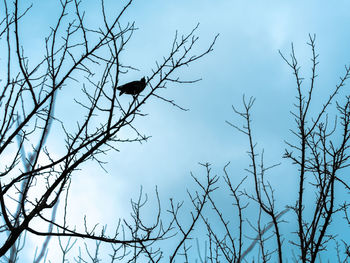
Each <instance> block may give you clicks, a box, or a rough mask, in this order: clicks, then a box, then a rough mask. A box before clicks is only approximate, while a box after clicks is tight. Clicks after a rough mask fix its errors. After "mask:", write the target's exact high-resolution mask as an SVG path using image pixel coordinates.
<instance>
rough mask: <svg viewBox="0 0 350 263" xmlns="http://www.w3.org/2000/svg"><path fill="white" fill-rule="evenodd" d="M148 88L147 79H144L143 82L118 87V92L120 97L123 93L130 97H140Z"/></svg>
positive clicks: (132, 82)
mask: <svg viewBox="0 0 350 263" xmlns="http://www.w3.org/2000/svg"><path fill="white" fill-rule="evenodd" d="M145 87H146V79H145V77H143V78H142V79H141V80H136V81H131V82H128V83H126V84H124V85H121V86H119V87H117V90H120V93H119V96H121V95H122V94H123V93H125V94H129V95H133V96H135V95H138V94H139V93H140V92H141V91H143V90H144V89H145Z"/></svg>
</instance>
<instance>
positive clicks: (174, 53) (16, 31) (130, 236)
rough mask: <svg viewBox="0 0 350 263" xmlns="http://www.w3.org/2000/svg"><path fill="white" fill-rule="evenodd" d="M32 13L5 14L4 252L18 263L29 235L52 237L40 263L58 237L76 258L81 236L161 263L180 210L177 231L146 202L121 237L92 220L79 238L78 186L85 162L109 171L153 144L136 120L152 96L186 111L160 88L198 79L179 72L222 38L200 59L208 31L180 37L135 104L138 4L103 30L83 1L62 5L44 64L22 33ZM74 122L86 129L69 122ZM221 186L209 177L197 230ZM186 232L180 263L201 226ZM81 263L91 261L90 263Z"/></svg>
mask: <svg viewBox="0 0 350 263" xmlns="http://www.w3.org/2000/svg"><path fill="white" fill-rule="evenodd" d="M24 5H25V4H24V3H21V2H20V1H18V0H15V1H14V2H13V3H12V2H10V1H7V0H4V1H3V3H2V6H1V12H2V14H1V15H2V18H1V21H0V22H1V24H0V26H1V28H0V29H1V31H0V37H1V39H0V41H1V43H2V47H6V50H5V49H4V50H5V52H6V56H4V57H2V58H1V63H2V65H1V68H2V69H6V72H5V71H4V70H3V73H2V76H1V77H2V82H1V89H0V90H1V95H0V108H1V117H0V156H1V159H2V164H1V172H0V185H1V187H0V191H1V192H0V206H1V219H2V220H3V223H1V226H0V235H1V238H0V239H1V240H4V242H3V243H1V244H0V257H5V258H6V260H7V261H8V262H16V260H17V254H18V252H19V251H20V250H21V247H22V246H23V245H24V244H23V242H22V240H24V239H25V236H24V234H25V233H26V232H29V233H32V234H35V235H38V236H46V237H47V239H46V242H45V243H44V244H43V247H42V248H41V249H40V251H38V252H37V256H36V260H35V262H40V260H41V259H43V258H44V257H45V253H46V249H47V244H48V242H49V238H50V237H58V238H59V240H60V245H61V248H62V251H65V252H66V253H68V251H69V250H70V248H71V247H72V245H74V241H73V240H71V239H70V238H72V237H74V238H83V239H85V240H95V241H96V242H97V243H96V253H97V252H98V247H99V244H100V242H104V243H110V244H112V247H113V251H114V254H113V255H114V256H113V257H112V262H114V261H116V260H118V259H121V258H123V257H125V256H126V255H130V254H128V253H129V250H130V249H132V251H133V254H132V256H131V259H129V260H131V261H132V260H134V261H135V262H136V258H138V257H139V256H140V255H141V254H142V255H146V257H148V258H149V260H150V261H152V262H155V261H158V260H159V259H160V258H162V257H163V255H162V253H160V252H159V251H154V250H151V247H152V245H153V244H154V243H155V241H157V240H162V239H164V238H166V237H168V236H167V235H168V233H169V232H170V230H172V229H173V226H174V223H176V224H178V223H177V222H178V219H177V216H176V209H178V208H177V206H176V205H175V204H174V203H172V209H173V210H171V215H172V218H173V220H170V222H169V223H168V224H167V225H163V223H162V221H161V218H160V213H161V209H160V207H159V209H158V214H157V215H156V216H155V221H154V224H151V225H145V224H144V223H143V221H142V220H141V217H140V211H141V208H142V207H143V205H144V200H143V199H142V195H140V198H139V200H138V201H136V202H132V209H133V222H130V223H129V222H126V221H124V222H121V223H120V225H119V227H118V228H117V229H115V231H114V233H115V234H114V235H107V234H106V231H105V228H102V229H100V230H99V234H98V232H97V229H95V228H92V229H89V228H88V227H87V224H86V222H85V223H84V224H83V226H84V227H83V230H79V229H76V228H74V227H73V228H72V227H70V226H69V225H68V224H67V218H66V207H67V203H68V202H69V198H68V190H69V185H70V181H71V179H72V177H74V174H75V172H76V171H77V170H78V169H80V168H81V166H82V164H83V163H85V162H88V161H92V162H96V163H98V164H99V165H100V166H101V167H102V168H103V165H104V161H103V155H105V154H107V153H108V152H109V151H110V150H118V146H119V145H120V144H121V143H126V142H142V141H145V140H147V138H148V137H147V136H146V135H142V134H141V132H140V131H139V129H138V127H136V126H135V124H134V121H135V120H136V119H138V118H142V117H143V116H145V114H144V113H142V106H143V105H144V104H145V102H146V101H148V100H150V98H151V97H155V98H158V99H160V100H163V101H165V102H168V103H170V104H171V105H173V106H175V107H178V108H180V109H183V108H182V107H181V106H179V105H178V104H176V103H175V102H174V101H173V100H171V99H168V98H166V97H162V96H161V95H159V94H158V90H159V89H161V88H165V87H166V84H167V82H173V83H179V84H181V83H192V82H195V81H197V80H194V81H182V80H181V79H180V78H178V77H175V76H174V74H176V72H177V71H178V69H180V68H182V67H184V66H188V65H190V64H192V62H195V61H197V60H198V59H200V58H201V57H203V56H205V55H206V54H208V53H210V52H211V51H212V50H213V45H214V43H215V40H216V37H215V38H214V40H213V42H212V43H211V44H210V45H209V47H208V48H207V49H206V50H204V51H203V52H202V53H200V54H194V53H193V47H194V46H195V45H196V43H197V41H198V37H197V36H195V31H196V29H197V27H198V25H197V26H196V27H195V28H194V29H193V30H192V31H190V32H189V33H188V34H185V35H182V36H179V35H178V34H177V33H176V35H175V38H174V40H173V43H172V45H171V48H170V51H169V53H168V54H167V55H165V56H164V58H163V60H162V61H161V62H157V63H156V67H155V68H153V69H152V74H151V75H149V76H147V78H146V89H145V90H144V91H143V93H142V94H143V95H139V94H137V95H135V96H132V97H130V99H129V100H128V102H125V101H126V100H122V101H121V100H119V98H118V96H117V87H118V84H119V79H120V76H121V75H122V74H127V73H128V71H130V70H134V69H135V67H134V66H131V65H127V64H125V62H124V61H122V60H121V58H120V54H122V53H123V51H124V50H125V48H126V46H127V44H128V41H129V40H130V39H131V37H132V35H133V33H134V32H135V30H136V28H135V25H134V23H126V24H123V23H122V22H121V18H122V17H123V16H125V13H126V11H127V10H128V9H129V8H130V7H131V6H132V0H130V1H128V2H126V3H125V5H124V6H121V7H120V9H119V11H118V12H116V15H115V16H114V17H113V18H111V19H110V18H108V17H107V15H106V8H105V3H104V1H103V0H102V1H101V9H100V12H101V18H102V19H101V21H102V23H101V24H99V25H95V26H94V27H92V26H90V25H89V24H88V22H86V19H85V11H83V10H82V9H81V1H78V0H63V1H59V12H58V14H55V15H56V16H57V20H56V24H54V25H52V27H51V30H50V33H49V35H48V36H47V37H46V38H45V39H44V41H43V48H44V49H43V52H42V56H41V57H40V58H37V57H35V58H33V57H30V56H28V55H27V54H26V53H25V52H26V46H25V44H24V43H25V41H24V39H23V37H22V33H21V28H22V27H21V26H22V25H23V21H24V19H25V18H26V16H30V9H31V6H28V7H25V6H24ZM64 94H65V95H64ZM67 94H69V96H71V98H69V99H66V100H65V104H66V105H62V104H57V101H59V100H61V97H62V96H67ZM61 101H62V100H61ZM69 103H73V104H74V105H73V104H71V105H70V107H72V108H74V109H76V110H77V111H79V114H76V115H75V114H73V113H72V114H70V115H69V116H67V114H66V115H59V114H57V112H59V110H60V109H61V110H62V107H67V105H69ZM73 118H75V119H73ZM72 121H73V122H75V123H76V125H70V124H67V123H72ZM53 129H55V132H54V133H53ZM124 130H127V131H129V133H128V134H129V135H130V136H129V137H123V136H122V132H123V131H124ZM58 131H59V132H58ZM52 138H55V141H56V142H57V143H58V145H62V146H64V147H62V148H61V149H59V151H54V150H53V149H52V147H51V146H50V145H49V144H48V143H47V142H48V141H49V140H50V139H52ZM16 142H17V144H16ZM3 160H6V162H4V161H3ZM208 178H209V177H208ZM214 183H215V180H213V179H212V178H209V179H208V181H207V184H206V185H203V190H204V195H203V199H202V198H201V197H200V196H197V197H193V199H192V201H193V203H194V204H195V211H196V212H197V216H195V217H194V218H193V224H195V223H196V222H197V219H198V217H199V214H200V213H201V209H202V208H201V207H202V206H203V205H204V203H205V201H206V198H207V195H208V194H209V193H210V192H211V189H212V187H213V184H214ZM64 196H65V198H64V200H62V198H63V197H64ZM60 198H61V200H62V201H61V202H60V203H61V204H62V206H63V207H64V208H65V209H64V210H65V213H64V217H63V218H60V219H58V218H56V212H55V211H56V209H57V204H58V203H59V200H60ZM157 198H158V195H157ZM197 202H198V203H197ZM34 220H36V222H41V224H44V225H48V227H49V228H48V230H47V231H42V230H40V229H36V228H35V227H34V226H33V224H32V222H33V221H34ZM178 226H179V228H180V230H181V232H182V233H183V234H184V237H183V241H182V242H181V243H179V245H178V247H177V249H176V250H175V251H174V252H173V254H172V255H173V256H172V257H174V256H175V255H176V254H177V251H178V249H179V248H181V247H182V246H183V245H182V244H183V243H184V241H185V240H186V239H187V238H188V234H189V232H191V231H192V228H193V226H192V227H190V228H189V229H188V230H186V229H183V228H181V227H180V225H178ZM63 237H67V238H69V240H70V241H69V242H68V243H67V244H66V246H64V244H63V243H62V242H61V239H62V238H63ZM64 255H65V253H64ZM93 258H94V257H93V256H91V259H93ZM95 258H97V254H96V257H95ZM63 260H64V258H63ZM78 261H79V262H83V261H82V258H81V257H80V256H78ZM94 262H95V261H94Z"/></svg>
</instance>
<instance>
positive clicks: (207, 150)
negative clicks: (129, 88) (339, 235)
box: [22, 0, 350, 262]
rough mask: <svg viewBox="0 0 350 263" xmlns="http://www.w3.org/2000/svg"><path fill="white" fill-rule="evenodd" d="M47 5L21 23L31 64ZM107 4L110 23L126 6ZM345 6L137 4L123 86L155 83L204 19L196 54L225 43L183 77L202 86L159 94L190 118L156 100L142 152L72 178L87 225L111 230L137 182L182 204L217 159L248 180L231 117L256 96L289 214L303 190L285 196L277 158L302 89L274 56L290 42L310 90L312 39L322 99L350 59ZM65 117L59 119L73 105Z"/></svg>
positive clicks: (257, 127) (77, 208) (241, 140)
mask: <svg viewBox="0 0 350 263" xmlns="http://www.w3.org/2000/svg"><path fill="white" fill-rule="evenodd" d="M49 2H50V1H47V2H45V3H40V1H34V2H33V8H32V10H31V11H30V13H29V14H28V18H27V19H29V20H30V21H31V23H30V24H29V23H28V24H26V25H23V31H22V32H23V37H24V38H25V39H26V41H25V45H26V48H27V50H28V53H29V54H31V55H32V56H33V57H35V54H39V53H40V50H38V48H37V47H38V45H40V43H41V41H42V38H41V36H42V34H45V33H47V32H49V27H48V26H49V25H52V24H53V22H54V20H53V19H54V15H53V14H54V12H55V10H56V9H55V4H53V2H54V1H51V2H50V3H49ZM120 2H125V1H120ZM94 4H96V2H95V3H93V1H85V2H84V3H83V7H84V8H85V11H86V19H87V20H88V21H89V22H91V23H94V21H95V20H96V13H97V12H96V8H97V7H98V5H97V6H95V5H94ZM106 5H107V6H108V10H109V13H108V15H110V16H112V15H113V13H114V10H118V8H120V3H115V2H114V1H106ZM348 10H350V2H348V1H345V0H343V1H336V3H335V2H334V1H324V0H321V1H316V0H314V1H301V0H298V1H277V0H267V1H258V0H255V1H240V0H218V1H210V0H191V1H188V0H178V1H170V0H162V1H161V0H150V1H141V0H135V1H134V2H133V4H132V6H131V7H130V8H129V10H128V11H127V12H126V14H125V16H124V17H123V19H122V21H123V22H130V21H131V22H132V21H135V24H136V27H138V28H139V29H138V30H137V31H136V32H135V33H134V35H133V37H132V39H131V40H130V42H129V44H128V46H127V47H126V51H125V53H124V54H123V56H122V59H123V60H124V61H126V63H128V64H130V65H133V66H135V67H137V68H138V69H139V71H134V72H130V73H129V74H126V75H124V76H123V77H122V79H120V81H121V82H129V81H132V80H135V79H139V78H141V77H142V76H148V75H150V73H151V69H152V68H154V67H155V61H156V60H158V61H159V60H161V58H162V57H163V55H166V54H167V52H169V50H170V47H171V43H172V40H173V38H174V35H175V32H176V30H178V32H179V34H186V33H187V32H189V31H190V30H191V29H192V28H193V27H194V26H195V25H196V24H197V23H200V26H199V29H198V31H197V32H196V35H197V36H199V41H198V46H196V47H195V48H194V52H196V53H199V52H201V51H203V50H205V49H206V48H207V47H208V46H209V44H210V43H211V41H212V40H213V38H214V37H215V35H216V34H219V38H218V40H217V42H216V44H215V46H214V51H213V52H212V53H210V54H208V55H206V56H205V57H204V58H203V59H201V60H199V61H198V62H196V63H194V64H193V65H191V66H190V67H188V68H185V69H184V70H182V71H181V72H179V76H181V77H183V78H184V79H198V78H201V79H202V80H201V81H200V82H197V83H194V84H186V85H172V84H170V85H169V86H168V88H167V90H166V91H162V92H163V94H166V96H167V97H168V98H172V99H175V101H176V102H177V103H178V104H179V105H181V106H183V107H185V108H189V111H186V112H184V111H180V110H178V109H176V108H174V107H172V106H171V105H169V104H167V103H165V102H162V101H159V100H156V99H151V100H149V101H148V102H147V104H146V105H144V108H143V110H144V112H145V113H148V114H149V115H148V116H147V117H146V118H143V119H142V120H140V121H138V122H137V125H138V127H139V129H140V130H141V133H144V134H146V135H150V136H151V138H150V139H149V140H148V141H147V142H146V143H143V144H139V143H134V144H125V145H122V146H120V147H119V149H120V152H114V153H111V154H110V155H108V156H107V157H106V160H107V161H108V164H106V166H105V168H106V170H107V173H106V172H105V171H103V170H102V169H100V168H99V167H98V166H88V167H83V168H84V169H82V171H80V172H79V173H77V174H76V176H75V177H74V178H73V181H72V189H71V200H72V202H71V210H72V220H73V221H74V222H75V223H76V224H79V222H82V220H83V215H84V214H88V215H89V216H90V220H91V222H107V223H110V222H113V220H112V218H118V217H124V216H125V213H128V211H129V201H130V198H136V197H137V193H138V191H139V189H140V187H141V185H142V186H143V188H144V191H145V192H148V193H149V194H150V197H152V196H153V197H154V189H155V186H156V185H157V186H158V190H159V193H160V196H161V198H162V200H164V206H166V205H167V201H166V200H167V199H168V198H170V197H174V198H178V200H182V199H186V196H185V195H186V188H189V189H193V187H194V183H193V180H192V179H191V177H190V172H193V173H194V174H195V175H198V176H204V170H203V168H201V166H200V165H199V164H198V163H199V162H200V163H205V162H209V163H211V164H212V168H213V173H216V174H218V175H223V172H222V169H223V167H224V165H225V164H227V163H228V162H231V164H230V166H229V172H230V174H231V175H232V178H233V180H236V182H238V181H239V180H240V178H242V177H244V176H245V175H247V173H246V172H245V171H244V169H245V168H246V167H247V164H248V157H247V154H246V151H247V147H248V141H247V140H246V138H245V137H244V136H243V135H242V134H239V133H238V132H237V131H235V130H234V129H232V127H230V126H229V125H227V124H226V123H225V121H226V120H228V121H230V122H233V123H236V124H238V125H240V124H242V120H241V119H240V118H239V117H237V116H236V115H235V114H234V113H233V111H232V105H234V106H235V107H238V108H240V107H241V106H242V96H243V95H245V96H246V97H247V98H249V97H250V96H254V97H255V98H256V103H255V105H254V108H253V112H252V113H253V129H254V136H255V140H256V141H257V142H258V149H259V150H260V151H261V150H262V149H264V152H265V159H266V162H267V163H268V164H275V163H280V162H282V164H281V165H280V166H279V167H277V168H276V169H274V170H273V171H272V172H271V178H270V180H271V182H272V184H273V185H274V186H275V187H276V192H277V194H280V195H279V199H278V202H279V203H280V204H281V210H282V209H283V208H284V205H282V204H286V203H288V204H290V203H291V202H293V200H295V195H296V192H293V191H286V190H287V189H291V188H293V187H296V185H297V179H296V177H295V176H293V175H294V174H293V173H292V172H291V170H290V168H291V166H289V164H288V162H286V160H283V159H282V158H281V157H282V155H283V152H284V148H285V144H284V140H285V139H291V138H292V136H291V134H290V132H289V129H291V128H293V127H294V126H293V125H294V122H293V119H292V117H291V115H290V114H289V111H290V110H291V107H292V105H293V102H294V101H293V100H294V96H295V95H296V90H295V85H294V84H295V82H294V79H293V75H292V72H291V70H290V68H288V66H287V65H286V63H285V62H284V61H283V60H282V58H281V56H280V55H279V53H278V51H279V50H280V51H281V52H282V53H283V54H285V55H286V56H288V55H289V53H290V48H291V43H292V42H293V43H294V47H295V51H296V55H297V57H298V59H299V62H300V64H301V65H302V69H301V71H302V74H303V76H305V78H306V80H305V81H306V82H307V80H308V79H307V78H308V76H309V74H310V66H311V64H310V57H311V51H310V48H309V46H308V45H307V44H306V42H307V41H308V35H309V34H312V35H313V34H316V49H317V52H318V53H319V54H320V57H319V61H320V64H319V68H318V69H319V70H318V73H319V77H318V81H317V89H318V90H317V92H316V98H317V100H318V99H320V100H319V102H318V103H322V99H323V100H324V99H326V98H327V94H328V93H329V92H330V91H331V89H332V88H333V87H334V86H335V84H336V83H337V82H338V80H339V76H340V75H341V74H342V73H343V72H344V65H345V64H348V63H349V62H350V50H349V46H350V36H349V28H350V19H349V12H348ZM67 96H68V95H67ZM121 99H123V100H128V98H127V97H125V98H121ZM66 110H67V112H66V113H63V114H68V111H69V110H70V109H69V108H67V109H66ZM248 187H249V186H248ZM220 194H221V193H220ZM220 194H219V196H220ZM97 207H98V209H96V208H97ZM111 207H114V208H115V209H111ZM106 218H107V220H106ZM91 224H93V223H91ZM29 242H30V245H29V247H30V246H32V247H35V244H36V243H40V239H37V238H36V237H33V236H29ZM53 250H54V249H53ZM31 256H32V255H30V252H28V257H29V258H30V257H31ZM52 257H53V258H54V256H53V255H52ZM53 262H55V261H53Z"/></svg>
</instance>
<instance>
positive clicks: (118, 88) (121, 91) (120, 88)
mask: <svg viewBox="0 0 350 263" xmlns="http://www.w3.org/2000/svg"><path fill="white" fill-rule="evenodd" d="M117 90H120V92H119V96H121V95H122V94H123V93H124V92H125V91H124V90H123V85H122V86H119V87H117Z"/></svg>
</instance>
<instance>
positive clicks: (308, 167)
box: [202, 35, 350, 262]
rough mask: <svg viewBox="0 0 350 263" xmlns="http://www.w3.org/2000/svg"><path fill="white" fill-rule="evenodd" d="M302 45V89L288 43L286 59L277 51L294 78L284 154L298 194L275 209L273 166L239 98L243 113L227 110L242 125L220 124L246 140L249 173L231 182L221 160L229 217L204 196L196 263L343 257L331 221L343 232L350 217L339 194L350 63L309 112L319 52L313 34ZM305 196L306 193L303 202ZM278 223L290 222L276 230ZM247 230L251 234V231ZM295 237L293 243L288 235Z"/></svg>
mask: <svg viewBox="0 0 350 263" xmlns="http://www.w3.org/2000/svg"><path fill="white" fill-rule="evenodd" d="M308 45H309V46H310V47H311V54H312V57H311V62H312V66H311V77H310V82H309V83H308V87H305V84H304V82H303V78H302V76H301V73H300V66H299V64H298V61H297V58H296V54H295V51H294V47H293V45H292V52H291V54H290V58H289V59H288V58H287V57H285V56H284V55H283V54H282V53H281V52H280V54H281V56H282V58H283V59H284V61H285V62H286V63H287V65H288V66H289V67H290V68H291V69H292V71H293V74H294V76H295V80H296V91H297V95H296V103H295V104H294V106H295V110H293V111H291V114H292V116H293V118H294V120H295V124H296V127H295V128H294V129H292V130H291V131H292V134H293V135H294V136H295V140H293V141H292V142H286V145H287V148H286V150H285V154H284V156H283V157H284V158H286V159H288V160H291V161H292V165H293V167H295V169H293V170H294V173H295V175H296V180H298V183H299V188H298V189H297V192H296V194H297V196H298V198H297V200H296V202H295V204H293V205H290V204H285V207H277V204H276V198H277V197H276V191H275V190H276V189H275V188H274V186H273V182H270V181H269V180H268V179H267V173H268V172H270V173H271V172H272V171H273V169H272V168H274V167H276V165H279V164H272V165H270V166H266V164H265V162H264V151H263V150H261V151H258V150H257V143H256V141H255V140H254V132H253V131H254V129H253V126H252V117H251V116H252V107H253V104H254V101H255V99H254V98H250V99H249V100H247V99H245V97H243V110H238V109H237V108H235V107H233V110H234V113H235V114H237V115H238V116H240V117H241V118H242V119H243V122H244V124H243V125H242V126H241V125H236V124H234V123H232V122H227V123H228V124H229V125H231V126H232V127H234V128H235V129H236V130H238V131H239V132H241V133H242V134H244V135H245V136H246V137H247V140H248V156H249V160H250V161H249V168H247V169H246V171H247V172H248V175H247V176H245V177H244V178H243V179H242V180H241V181H240V182H239V183H234V182H237V179H233V178H232V176H230V173H229V172H228V165H227V166H226V167H225V168H224V179H225V184H226V186H227V188H226V189H227V190H228V193H229V194H230V196H231V197H232V205H233V211H235V215H236V216H235V217H233V216H232V211H227V210H224V209H223V208H222V207H221V202H220V200H218V199H216V198H215V195H211V196H209V198H208V199H209V200H210V205H211V207H212V209H213V211H214V212H215V214H216V217H215V216H213V215H210V216H205V215H203V214H202V219H203V222H204V223H205V225H206V226H207V230H208V232H207V242H208V243H209V246H208V252H207V254H208V255H207V257H206V258H205V260H203V261H202V262H223V261H225V262H252V261H254V262H256V261H257V262H268V261H273V262H275V261H277V260H278V262H287V261H288V262H289V261H290V260H294V261H295V262H316V261H317V260H319V259H320V257H321V258H322V252H323V251H326V250H327V251H333V252H334V253H333V254H334V255H338V260H337V261H338V262H347V261H348V258H349V255H350V254H349V241H348V240H346V238H345V239H344V236H342V235H341V234H342V233H339V232H334V229H332V230H331V229H330V226H331V225H332V223H336V224H337V225H338V226H342V227H343V229H347V228H348V227H349V222H350V220H349V216H348V213H349V212H348V209H349V202H348V201H347V200H346V199H345V200H344V199H343V198H344V196H346V195H348V193H349V190H350V188H349V178H348V176H347V173H346V172H344V171H347V170H346V168H347V167H348V166H349V158H350V152H349V146H350V144H349V138H350V131H349V125H350V96H348V95H342V94H344V91H343V92H341V89H342V88H343V87H344V85H345V82H346V80H347V79H348V78H349V76H350V75H349V74H350V68H349V67H348V66H346V67H345V73H344V75H343V76H342V77H341V78H340V81H339V83H338V84H337V85H336V86H335V88H334V89H333V90H332V91H331V93H330V95H329V97H328V98H327V99H326V100H325V101H324V102H323V104H322V105H321V108H319V109H318V111H315V107H312V104H313V103H317V100H315V98H316V96H315V93H316V92H317V89H316V78H317V65H318V60H317V59H318V54H317V53H316V50H315V36H311V35H310V36H309V42H308ZM347 93H348V92H347ZM332 103H333V105H335V107H334V108H332V106H333V105H332ZM312 108H313V109H312ZM311 109H312V110H311ZM271 169H272V170H271ZM248 182H251V183H252V185H254V191H253V192H251V191H247V190H246V189H247V187H248V186H249V183H248ZM220 187H222V185H220ZM291 191H293V190H292V189H291ZM305 198H308V199H307V201H306V200H305ZM310 198H312V200H310ZM247 209H248V210H249V213H248V211H247ZM251 210H255V211H256V212H255V213H254V214H255V216H254V217H252V216H248V214H250V215H251V213H253V212H252V211H251ZM290 211H294V213H295V215H294V216H292V214H291V212H290ZM288 212H289V213H288ZM287 213H288V217H286V214H287ZM285 218H288V220H289V222H287V221H286V220H285ZM344 219H345V220H344ZM293 221H294V222H297V224H294V222H293ZM282 223H284V224H288V226H289V227H288V228H286V227H283V228H281V224H282ZM295 225H297V229H295V228H294V226H295ZM249 228H250V229H252V230H253V232H255V233H256V234H255V236H254V235H253V234H252V230H248V229H249ZM282 229H284V230H285V229H292V231H289V232H288V231H287V232H286V231H282ZM248 233H250V234H249V235H250V237H248ZM295 234H297V237H298V241H296V239H295V238H294V235H295ZM332 260H335V259H334V258H333V259H332Z"/></svg>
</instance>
